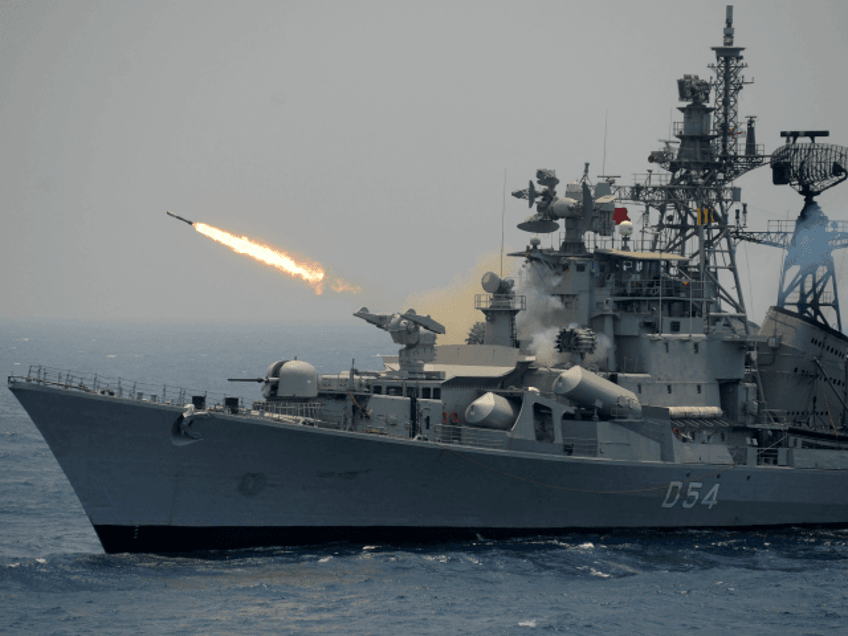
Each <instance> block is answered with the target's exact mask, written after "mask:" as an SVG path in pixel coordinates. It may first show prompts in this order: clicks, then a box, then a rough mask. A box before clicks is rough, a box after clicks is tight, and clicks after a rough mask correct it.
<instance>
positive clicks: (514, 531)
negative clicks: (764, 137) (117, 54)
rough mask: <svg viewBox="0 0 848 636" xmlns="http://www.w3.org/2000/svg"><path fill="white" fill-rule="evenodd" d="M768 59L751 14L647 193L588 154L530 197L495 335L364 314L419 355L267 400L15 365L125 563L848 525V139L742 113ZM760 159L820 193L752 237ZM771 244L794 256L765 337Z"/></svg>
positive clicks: (24, 397) (495, 294) (311, 375)
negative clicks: (593, 171) (388, 545)
mask: <svg viewBox="0 0 848 636" xmlns="http://www.w3.org/2000/svg"><path fill="white" fill-rule="evenodd" d="M743 50H744V49H743V48H741V47H738V46H735V45H734V29H733V20H732V8H731V7H728V9H727V15H726V22H725V28H724V31H723V42H722V45H721V46H718V47H714V48H713V51H714V52H715V56H716V61H715V63H714V64H713V65H711V69H712V70H713V72H714V74H715V77H714V78H712V79H710V80H706V79H700V78H699V77H698V76H694V75H687V76H684V77H683V78H681V79H680V80H679V81H678V91H679V97H680V101H681V103H682V104H683V106H680V107H679V110H680V111H681V112H682V116H683V117H682V122H680V123H678V124H676V125H675V127H674V135H675V139H674V140H670V141H666V142H664V143H663V147H662V148H661V149H659V150H656V151H654V152H652V153H651V155H650V159H649V161H650V162H651V163H652V164H653V165H654V166H656V167H657V168H661V169H662V170H657V171H656V172H655V173H650V174H649V175H648V176H646V177H644V178H640V179H637V181H638V182H637V183H636V184H634V185H626V186H625V185H619V184H617V183H616V178H615V177H610V176H601V177H598V178H597V180H596V181H595V182H593V180H592V179H591V178H590V176H589V166H588V165H586V166H585V168H584V170H583V174H582V176H581V177H580V178H579V179H577V180H576V181H574V182H572V183H568V184H566V185H565V188H564V194H563V196H560V195H558V194H557V188H558V187H559V180H558V178H557V177H556V174H555V173H554V172H553V171H552V170H539V171H538V172H537V174H536V179H535V181H530V183H529V186H528V187H527V188H526V189H523V190H519V191H516V192H514V193H513V194H514V195H515V196H516V197H517V198H519V199H521V200H522V201H526V202H527V204H528V205H529V208H530V210H531V215H530V216H529V217H528V218H527V219H525V220H524V221H522V222H521V223H520V224H519V228H521V229H522V230H526V231H528V232H530V233H531V234H533V235H534V236H532V238H530V240H529V243H528V246H527V248H526V249H525V250H523V251H521V252H517V253H515V254H513V255H512V256H515V257H517V258H519V259H523V261H522V262H523V274H522V277H521V278H520V279H519V281H518V283H516V282H515V281H514V280H513V279H510V278H505V277H503V276H501V275H499V274H496V273H493V272H490V273H487V274H486V275H485V276H484V277H483V280H482V290H481V293H480V294H479V295H478V296H477V297H476V299H475V307H476V308H477V309H479V310H480V312H481V314H482V318H483V320H481V321H480V323H478V324H477V325H475V326H474V328H473V329H472V330H471V332H470V334H469V337H468V341H467V344H464V345H437V344H436V341H437V336H438V335H439V334H443V333H444V332H445V329H444V327H443V326H442V325H440V324H439V323H438V322H437V321H436V320H434V319H433V318H431V317H430V316H425V315H420V314H417V313H416V312H415V311H413V310H412V309H410V310H407V311H405V312H403V313H393V314H391V313H390V314H380V313H372V312H371V311H369V310H368V309H366V308H363V309H361V310H359V311H358V312H356V314H354V315H355V316H356V317H357V318H360V319H362V320H365V321H367V322H368V323H371V324H373V325H374V326H375V327H377V328H379V329H381V330H384V331H386V332H387V334H388V337H391V339H392V341H393V342H394V343H395V344H396V345H398V347H399V352H398V355H397V356H391V357H386V358H384V365H385V369H384V370H382V371H380V372H360V371H357V370H356V369H355V368H351V369H350V370H348V371H344V372H342V373H338V374H330V375H321V376H319V375H318V374H317V372H316V370H315V368H314V367H312V366H311V365H310V364H309V363H308V362H306V361H303V360H298V359H296V358H292V359H287V360H281V361H278V362H274V363H273V364H271V365H270V366H269V367H268V368H267V371H266V372H265V373H264V375H262V376H261V377H256V378H234V380H242V381H251V382H256V383H257V384H260V385H261V392H262V396H261V399H259V397H258V396H257V399H256V400H255V401H253V402H252V403H251V404H244V403H242V402H241V401H240V400H239V399H237V398H225V399H223V401H220V402H217V403H212V401H211V400H207V398H206V397H205V396H194V397H192V396H188V395H186V394H185V393H184V392H173V391H164V390H163V393H162V394H158V395H150V394H141V393H137V392H136V391H134V390H131V389H130V385H129V383H127V382H126V381H124V382H123V383H120V382H118V383H115V382H112V381H108V380H105V379H104V378H102V377H101V378H98V377H97V376H85V375H83V374H72V373H71V372H58V371H55V370H52V369H48V368H43V367H32V368H30V370H29V373H28V374H27V375H25V376H24V375H13V376H10V377H9V379H8V384H9V388H10V389H11V390H12V392H13V393H14V394H15V396H16V397H17V399H18V400H19V401H20V403H21V404H22V405H23V407H24V408H25V409H26V411H27V412H28V414H29V415H30V417H31V418H32V420H33V422H34V423H35V425H36V426H37V427H38V429H39V430H40V432H41V433H42V435H43V436H44V439H45V440H46V442H47V443H48V445H49V446H50V448H51V450H52V452H53V453H54V455H55V457H56V459H57V461H58V462H59V464H60V466H61V467H62V469H63V470H64V472H65V474H66V475H67V478H68V480H69V481H70V483H71V484H72V486H73V488H74V490H75V492H76V494H77V496H78V497H79V500H80V502H81V503H82V506H83V508H84V510H85V512H86V514H87V515H88V517H89V519H90V521H91V523H92V525H93V526H94V528H95V530H96V532H97V534H98V536H99V538H100V540H101V542H102V544H103V548H104V549H105V550H106V552H110V553H111V552H123V551H127V552H143V551H151V552H175V551H188V550H201V549H219V548H235V547H253V546H263V545H288V544H302V543H319V542H326V541H335V540H348V541H367V542H372V541H430V540H444V539H449V540H454V539H456V540H459V539H464V538H468V537H470V538H474V537H475V536H477V535H478V534H479V535H482V536H484V537H487V538H497V537H501V536H512V535H519V534H528V533H529V534H550V533H559V532H563V531H573V530H576V529H593V530H594V529H614V528H754V527H779V526H802V525H833V526H844V525H848V428H846V410H847V409H846V397H848V395H847V394H848V368H847V367H846V352H848V338H846V336H845V335H844V334H843V333H842V324H841V318H840V315H839V304H838V296H837V293H836V292H837V290H836V278H835V269H834V264H833V258H832V252H833V250H835V249H838V248H840V247H844V246H845V245H846V244H848V228H846V227H845V224H844V223H842V222H833V221H830V220H829V219H828V218H827V217H826V216H825V214H824V212H823V211H822V210H821V208H820V207H819V206H818V204H817V203H816V201H815V197H816V196H817V195H818V194H819V193H821V192H822V191H823V190H824V189H826V188H829V187H832V186H834V185H836V184H838V183H840V182H841V181H843V180H845V178H846V170H845V169H844V168H843V166H846V165H848V164H846V161H847V160H848V149H845V148H842V147H839V146H833V145H829V144H822V143H821V142H820V140H819V141H817V139H820V138H821V137H823V136H825V135H826V131H787V132H786V133H784V137H785V140H784V142H783V144H782V145H781V146H780V147H779V148H778V149H777V150H776V151H774V152H772V153H771V154H765V153H764V151H763V148H762V146H759V145H758V144H757V143H756V138H755V123H756V122H755V119H754V118H748V120H747V122H745V123H740V121H739V116H738V97H739V93H740V91H741V90H742V87H743V85H744V84H745V83H746V82H745V80H744V78H743V76H742V70H743V69H744V68H745V64H744V61H743V55H742V52H743ZM711 97H712V101H711ZM743 129H744V135H743V134H741V133H742V132H743ZM758 167H769V168H770V169H771V171H772V176H773V181H774V183H775V184H777V185H781V184H783V185H790V186H792V187H793V188H794V189H795V190H797V191H798V192H799V193H800V194H801V195H802V196H803V198H804V203H803V208H802V211H801V214H800V215H799V217H798V219H797V221H795V222H794V223H792V224H790V225H786V224H783V225H780V224H775V225H773V226H769V228H768V229H767V230H764V231H749V230H748V229H747V215H746V209H745V205H744V203H743V202H742V195H741V190H740V188H738V187H736V186H735V185H734V184H735V182H736V180H737V179H738V178H739V177H741V176H743V175H744V174H745V173H747V172H749V171H751V170H754V169H756V168H758ZM624 203H626V204H627V205H629V206H630V208H629V209H630V213H632V212H633V210H634V209H636V207H638V208H640V209H642V210H643V211H642V214H641V229H640V230H638V231H637V226H638V225H639V223H638V220H637V224H635V225H634V222H632V221H631V220H630V219H629V214H628V211H627V209H626V208H624V207H617V206H621V204H624ZM187 222H188V221H187ZM537 234H543V235H549V236H551V237H558V240H556V243H554V240H551V247H542V241H541V239H540V238H538V237H537V236H535V235H537ZM743 240H747V241H755V242H759V243H764V244H769V245H773V246H775V247H776V248H778V249H783V250H785V252H786V257H785V260H784V268H783V271H782V274H781V282H780V293H779V297H778V301H777V305H776V306H774V307H772V308H771V309H770V310H769V311H768V313H767V315H766V317H765V319H764V321H763V323H762V325H760V326H757V325H754V324H753V323H752V322H751V321H749V320H748V317H747V313H746V309H745V303H744V300H743V298H742V295H741V291H740V290H741V285H740V284H739V274H738V269H737V263H736V257H735V254H736V247H737V245H738V244H739V241H743ZM530 290H532V292H533V293H532V294H530V293H528V291H530ZM528 299H529V302H528ZM530 325H533V327H534V329H530ZM540 329H541V330H542V331H543V332H544V333H546V334H547V336H548V337H549V342H548V347H547V350H546V351H545V352H544V355H542V345H541V344H540V343H539V342H538V341H536V340H531V338H530V337H529V336H528V334H529V333H531V332H532V333H533V334H536V335H537V334H538V333H539V330H540Z"/></svg>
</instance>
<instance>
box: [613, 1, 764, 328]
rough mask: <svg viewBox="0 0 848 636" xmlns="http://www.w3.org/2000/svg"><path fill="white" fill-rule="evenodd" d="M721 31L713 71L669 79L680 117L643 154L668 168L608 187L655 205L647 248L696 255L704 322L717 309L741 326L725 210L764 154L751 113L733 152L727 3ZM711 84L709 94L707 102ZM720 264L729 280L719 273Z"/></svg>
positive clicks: (734, 66) (737, 52) (736, 52)
mask: <svg viewBox="0 0 848 636" xmlns="http://www.w3.org/2000/svg"><path fill="white" fill-rule="evenodd" d="M723 36H724V37H723V45H722V46H720V47H713V51H715V54H716V62H715V64H711V65H710V66H709V68H710V69H712V70H713V71H714V73H715V77H714V79H713V80H712V81H708V80H702V79H700V78H699V77H698V76H697V75H684V76H683V78H681V79H679V80H678V82H677V84H678V93H679V98H680V101H682V102H685V103H686V105H685V106H682V107H679V108H678V110H680V112H681V113H682V114H683V121H682V122H677V123H675V124H674V136H675V137H676V140H674V141H666V142H665V146H664V148H662V149H661V150H657V151H654V152H653V153H652V154H651V155H650V157H649V158H648V161H649V162H651V163H656V164H659V166H660V167H662V168H664V169H665V170H667V171H668V172H669V174H667V175H656V174H651V175H649V176H648V178H646V179H645V181H644V182H643V183H640V184H637V185H634V186H620V187H617V188H616V189H615V192H616V194H617V196H618V198H619V199H623V200H630V201H635V202H640V203H643V204H645V205H646V207H647V208H648V210H650V208H654V209H656V210H657V213H658V217H659V218H658V220H657V222H656V224H655V225H654V227H653V231H654V234H653V239H652V241H651V245H650V249H652V250H653V251H662V252H667V253H673V254H678V255H680V256H686V257H688V258H690V262H692V263H693V264H694V263H697V266H696V267H697V270H696V272H693V274H696V275H697V277H698V278H699V279H700V283H701V285H700V287H701V289H703V297H704V299H705V300H704V303H705V305H707V306H705V308H704V309H705V318H706V317H709V320H706V321H705V323H704V329H705V330H706V329H708V328H709V325H710V324H715V322H717V321H718V320H719V319H721V318H722V317H735V318H741V319H743V323H744V324H745V325H746V329H747V320H746V319H745V316H746V311H745V303H744V299H743V297H742V293H741V285H740V281H739V273H738V269H737V265H736V253H735V248H734V241H733V240H732V237H731V236H730V229H731V226H730V221H731V211H732V208H733V206H734V205H735V204H739V202H740V200H741V190H740V189H739V188H736V187H733V181H734V180H735V179H737V178H738V177H740V176H742V175H743V174H745V173H746V172H748V171H750V170H753V169H754V168H756V167H758V166H760V165H762V164H763V161H764V159H765V156H764V155H763V152H762V146H759V145H757V144H756V140H755V136H754V130H755V118H754V117H749V118H748V122H747V130H746V132H745V134H746V143H745V145H744V148H743V149H742V151H741V152H740V144H739V141H738V139H739V136H740V135H741V134H742V133H741V127H740V123H739V114H738V112H739V94H740V93H741V91H742V88H743V87H744V85H745V84H750V83H751V82H748V81H745V79H744V77H743V76H742V71H743V69H745V68H746V67H747V65H746V64H745V63H744V61H743V56H742V51H744V48H742V47H738V46H734V42H733V37H734V29H733V7H732V6H728V7H727V14H726V21H725V28H724V32H723ZM711 92H712V93H713V94H714V101H713V105H712V106H709V105H708V103H709V97H710V93H711ZM711 120H712V121H711ZM675 146H677V147H675ZM723 271H724V272H726V274H729V276H730V280H727V276H726V275H725V276H722V272H723ZM727 282H729V283H731V284H730V285H727V284H726V283H727Z"/></svg>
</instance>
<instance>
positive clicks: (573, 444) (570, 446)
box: [562, 437, 598, 457]
mask: <svg viewBox="0 0 848 636" xmlns="http://www.w3.org/2000/svg"><path fill="white" fill-rule="evenodd" d="M562 450H563V452H564V453H565V454H566V455H577V456H579V457H597V456H598V440H597V439H593V438H587V437H564V438H563V440H562Z"/></svg>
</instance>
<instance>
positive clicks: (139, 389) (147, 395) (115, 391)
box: [9, 365, 232, 406]
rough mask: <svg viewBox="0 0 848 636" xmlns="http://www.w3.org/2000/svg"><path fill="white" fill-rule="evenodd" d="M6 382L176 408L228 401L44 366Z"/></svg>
mask: <svg viewBox="0 0 848 636" xmlns="http://www.w3.org/2000/svg"><path fill="white" fill-rule="evenodd" d="M9 382H10V383H14V382H30V383H34V384H38V385H41V386H47V387H52V388H57V389H62V390H66V391H78V392H81V393H93V394H97V395H102V396H106V397H114V398H120V399H125V400H138V401H143V402H151V403H158V404H168V405H177V406H184V405H185V404H188V403H191V402H194V401H195V398H202V400H203V403H204V405H211V404H222V405H223V404H224V403H225V398H226V397H227V396H225V395H223V394H221V395H216V394H210V393H209V392H207V391H205V390H194V389H188V388H185V387H177V386H173V385H168V384H151V383H146V382H138V381H136V380H130V379H127V378H121V377H110V376H105V375H101V374H98V373H90V372H84V371H74V370H69V369H59V368H55V367H47V366H43V365H31V366H30V367H29V369H28V371H27V374H26V375H11V376H9ZM231 399H232V398H231Z"/></svg>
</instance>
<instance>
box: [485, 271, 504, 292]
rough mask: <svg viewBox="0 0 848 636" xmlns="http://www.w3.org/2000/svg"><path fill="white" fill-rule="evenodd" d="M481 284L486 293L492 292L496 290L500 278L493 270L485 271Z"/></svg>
mask: <svg viewBox="0 0 848 636" xmlns="http://www.w3.org/2000/svg"><path fill="white" fill-rule="evenodd" d="M482 284H483V289H484V290H485V291H486V292H487V293H489V294H494V293H495V292H497V291H498V287H500V286H501V279H500V277H499V276H498V275H497V274H495V273H494V272H486V273H485V274H483V280H482Z"/></svg>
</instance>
